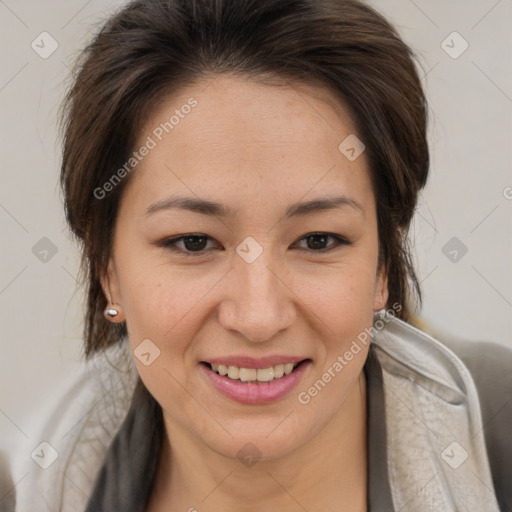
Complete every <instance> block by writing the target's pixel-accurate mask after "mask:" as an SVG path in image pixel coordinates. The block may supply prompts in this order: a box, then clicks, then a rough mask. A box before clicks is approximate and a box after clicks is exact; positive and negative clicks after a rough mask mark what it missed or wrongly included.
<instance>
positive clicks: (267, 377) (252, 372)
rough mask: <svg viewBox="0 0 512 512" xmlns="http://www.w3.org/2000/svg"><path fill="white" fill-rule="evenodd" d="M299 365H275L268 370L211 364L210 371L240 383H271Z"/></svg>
mask: <svg viewBox="0 0 512 512" xmlns="http://www.w3.org/2000/svg"><path fill="white" fill-rule="evenodd" d="M298 364H299V363H286V364H276V365H275V366H271V367H270V368H238V366H226V365H223V364H217V363H212V365H211V366H212V370H213V371H214V372H217V373H218V374H219V375H223V376H227V377H229V378H230V379H232V380H241V381H242V382H255V381H257V382H271V381H273V380H275V379H280V378H281V377H283V376H284V375H288V374H290V373H291V372H292V371H293V369H294V368H295V367H296V366H297V365H298Z"/></svg>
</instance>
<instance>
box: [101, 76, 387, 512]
mask: <svg viewBox="0 0 512 512" xmlns="http://www.w3.org/2000/svg"><path fill="white" fill-rule="evenodd" d="M191 97H193V98H195V99H196V100H197V101H198V105H197V106H196V107H195V108H194V109H193V110H192V112H191V113H190V114H188V115H187V116H185V117H184V119H181V120H180V122H179V124H178V125H177V126H175V127H174V129H173V131H172V132H171V133H169V134H168V135H166V136H165V137H164V138H163V140H162V141H161V142H159V143H158V144H157V146H156V147H155V148H154V149H152V150H151V151H150V152H149V154H148V155H147V156H146V157H145V158H144V159H143V161H142V162H141V163H140V164H138V166H137V168H136V170H135V171H133V174H132V175H131V177H130V181H129V182H128V183H127V186H126V188H125V190H124V192H123V196H122V200H121V204H120V209H119V213H118V218H117V220H116V228H115V233H114V243H113V250H112V254H111V258H110V262H109V267H108V273H107V274H106V276H105V278H104V280H103V282H102V285H103V288H104V291H105V294H106V296H107V297H108V298H109V299H110V300H111V301H112V302H114V303H115V304H116V305H117V308H118V309H119V311H120V314H119V315H118V317H116V318H115V319H112V320H111V321H114V322H121V321H126V324H127V328H128V333H129V340H130V345H131V348H132V349H135V348H136V347H137V346H138V345H139V344H140V343H141V341H142V340H144V339H148V338H149V339H150V340H151V341H152V342H153V343H154V344H155V345H156V346H158V348H159V349H160V356H159V357H158V358H156V359H155V360H154V362H153V363H152V364H150V365H149V366H145V365H143V364H142V363H141V362H140V361H139V360H138V359H137V358H136V357H134V362H135V365H136V367H137V370H138V372H139V374H140V377H141V379H142V381H143V382H144V384H145V385H146V387H147V388H148V390H149V391H150V392H151V393H152V395H153V396H154V397H155V398H156V400H157V401H158V402H159V403H160V404H161V406H162V409H163V415H164V423H165V429H166V436H165V442H164V445H163V449H162V454H161V458H160V461H159V468H158V472H157V476H156V480H155V485H154V488H153V494H152V497H151V500H150V503H149V505H148V508H147V511H149V512H157V511H163V510H166V511H169V510H172V511H174V510H176V511H178V510H182V511H187V510H189V511H193V510H194V509H195V510H198V511H200V512H208V511H221V510H222V511H223V512H226V511H228V512H229V511H233V512H234V511H236V512H241V511H242V512H243V511H260V510H287V511H289V512H293V511H303V510H304V509H306V510H308V511H309V512H316V511H320V510H322V511H325V510H338V509H340V505H341V506H342V508H343V510H347V511H363V510H366V506H367V503H366V492H367V480H366V474H367V467H366V457H367V452H366V382H365V376H364V372H363V371H362V369H363V365H364V363H365V359H366V356H367V351H368V346H366V347H362V350H361V351H360V352H359V353H358V354H357V355H356V356H354V358H353V359H352V360H351V361H350V363H349V364H348V365H347V366H345V367H344V368H343V371H341V372H340V373H338V374H337V375H336V377H335V378H333V379H332V381H331V382H330V383H328V384H327V386H326V387H325V389H323V390H322V391H321V392H320V393H318V395H317V396H315V397H314V398H312V399H311V401H310V403H309V404H307V405H303V404H301V403H299V401H298V394H299V392H301V391H305V390H306V391H307V389H308V388H309V387H310V386H312V385H313V383H314V382H315V381H317V380H318V379H319V378H320V377H321V376H322V374H323V373H324V372H325V371H327V369H328V368H329V367H332V365H333V363H334V362H335V361H336V359H337V357H338V356H339V355H343V354H344V353H345V352H346V351H347V350H348V349H349V347H350V345H351V343H352V341H353V340H355V339H356V337H357V335H358V334H359V333H360V332H362V331H363V330H364V329H365V328H367V327H370V326H371V325H372V318H373V312H374V311H377V310H379V309H382V308H383V307H385V305H386V301H387V298H388V291H387V276H386V274H385V272H384V271H380V270H379V269H378V266H377V260H378V232H377V215H376V203H375V196H374V192H373V190H372V186H371V182H370V176H369V170H368V161H367V159H366V156H365V153H363V154H362V155H361V156H360V157H359V158H357V159H356V160H355V161H349V160H348V159H347V158H346V157H345V156H344V155H343V154H342V153H341V152H340V151H339V150H338V145H339V144H340V142H341V141H343V140H344V139H345V138H346V137H347V136H348V135H350V134H354V133H357V132H356V130H355V128H354V124H353V122H352V120H351V117H350V115H349V113H348V110H347V109H346V108H345V106H344V105H343V104H341V103H340V101H339V99H337V98H335V97H334V96H333V95H332V93H331V92H329V91H328V90H326V89H324V88H322V87H320V86H313V85H304V84H293V86H291V85H283V86H276V85H267V84H265V85H263V84H260V83H256V82H255V81H253V80H250V79H245V78H241V77H234V76H230V75H221V76H217V77H215V79H212V78H211V77H210V78H208V79H207V78H205V79H202V80H199V81H198V82H196V83H195V84H193V85H190V86H188V87H186V88H184V89H183V90H182V91H181V92H179V94H174V95H172V96H169V97H166V98H163V99H162V101H161V102H160V103H159V104H158V106H157V107H156V108H155V109H154V110H153V111H152V112H150V113H149V114H148V117H147V119H146V122H145V125H144V128H143V129H142V130H141V133H140V141H139V142H140V144H139V145H141V144H143V143H144V141H145V140H146V138H147V136H148V135H151V133H152V131H153V130H154V128H155V127H156V126H158V125H159V124H160V123H161V122H163V121H165V120H167V119H168V118H169V115H170V113H171V114H172V112H173V111H174V110H175V109H176V108H178V109H179V108H180V106H181V105H183V104H185V103H186V102H187V100H188V99H189V98H191ZM139 145H137V147H139ZM171 194H179V195H188V196H193V197H199V198H201V199H208V200H213V201H216V202H219V203H222V204H225V205H227V206H230V207H231V208H235V209H236V210H238V214H237V215H236V216H233V217H227V218H221V217H218V216H206V215H201V214H200V213H196V212H190V211H186V210H179V209H172V210H171V209H168V210H160V211H157V212H154V213H153V214H151V215H147V214H146V213H145V211H146V210H147V208H148V207H149V206H150V205H152V204H154V203H155V202H157V201H160V200H162V199H165V198H167V197H169V196H170V195H171ZM335 195H336V196H337V195H343V196H346V197H349V198H351V199H352V200H354V201H356V202H357V203H358V204H359V205H360V206H361V208H362V210H363V211H360V210H359V209H357V208H354V207H351V206H347V205H345V206H341V207H337V208H335V209H332V210H324V211H319V212H315V213H311V214H308V215H305V216H301V217H297V218H291V219H286V218H285V217H284V213H285V210H286V208H287V207H288V206H289V205H291V204H293V203H295V202H298V201H307V200H311V199H313V198H326V197H331V196H335ZM311 232H326V233H334V234H336V235H340V236H343V237H345V238H348V239H349V240H350V241H351V242H352V243H351V245H337V243H336V240H335V239H331V238H328V239H327V240H326V241H325V242H324V245H323V246H322V245H319V246H315V245H314V243H313V244H312V243H311V242H310V244H309V245H308V240H307V239H306V238H304V237H305V235H307V234H309V233H311ZM187 233H193V234H197V233H199V234H203V235H207V236H208V237H210V238H209V239H208V242H207V245H203V246H201V247H202V251H203V252H202V254H203V255H202V256H194V254H197V253H193V250H194V246H193V245H192V246H190V245H189V246H187V247H188V249H189V251H188V253H189V254H191V253H192V255H189V256H187V254H186V253H185V251H186V250H187V247H185V246H184V243H183V241H182V242H179V243H178V246H177V249H178V250H177V251H172V250H171V249H170V248H169V247H162V246H161V245H159V244H158V243H159V242H160V241H162V240H164V239H169V238H172V237H177V236H179V235H184V234H187ZM247 236H251V237H253V238H254V239H255V240H256V241H257V242H258V244H259V245H260V246H261V247H262V249H263V252H262V253H261V255H260V256H259V257H258V258H257V259H256V260H255V261H253V262H252V263H247V262H246V261H245V260H244V259H242V258H241V257H240V256H239V255H238V254H237V252H236V248H237V246H238V245H239V244H240V243H241V242H242V241H243V240H244V239H245V238H246V237H247ZM196 242H197V240H196ZM313 242H314V241H313ZM199 245H200V244H199ZM315 247H320V248H323V247H332V250H331V251H329V252H323V253H322V252H320V251H319V249H317V248H315ZM215 248H217V250H215ZM179 249H181V250H182V252H181V253H180V252H179ZM315 251H316V252H315ZM232 354H236V355H240V354H245V355H250V356H253V357H263V356H265V355H275V354H286V355H292V356H297V355H300V356H304V357H308V358H310V359H311V361H312V364H311V365H310V367H309V368H308V369H307V371H306V372H305V373H304V374H303V375H302V379H301V381H300V382H299V385H298V386H297V387H296V388H295V389H293V390H292V391H291V392H290V393H288V394H287V395H286V396H285V397H283V398H281V399H279V400H278V401H277V402H275V403H271V404H267V405H246V404H240V403H238V402H235V401H233V400H231V399H229V398H227V397H225V396H223V395H222V394H220V393H219V392H218V391H217V390H216V389H215V388H213V387H212V385H211V384H210V383H209V381H208V380H207V379H206V378H205V376H204V374H203V371H202V370H201V368H200V365H199V363H200V362H201V361H208V359H209V358H213V357H220V356H227V355H232ZM249 442H250V443H252V444H253V445H255V446H256V447H257V449H258V450H259V454H260V458H259V460H258V461H257V462H256V464H254V465H252V466H250V467H248V466H246V465H245V464H243V463H242V462H241V460H240V459H239V457H238V456H237V453H238V452H239V450H241V449H242V448H243V447H244V446H245V445H246V443H249ZM171 449H172V457H171Z"/></svg>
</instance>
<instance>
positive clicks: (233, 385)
mask: <svg viewBox="0 0 512 512" xmlns="http://www.w3.org/2000/svg"><path fill="white" fill-rule="evenodd" d="M311 364H312V361H311V359H303V360H301V361H297V362H293V363H292V362H289V363H279V364H275V365H273V366H267V365H268V362H267V363H266V364H265V367H264V368H250V367H243V366H242V367H239V366H234V365H227V364H222V363H213V362H212V363H207V362H205V361H203V362H202V363H201V364H200V365H199V366H200V368H201V369H202V370H203V372H204V375H205V376H206V378H207V381H208V382H209V383H210V385H212V386H213V388H214V389H216V390H217V391H218V392H220V393H221V394H222V395H223V396H225V397H227V398H229V399H231V400H234V401H236V402H239V403H242V404H247V405H257V404H260V405H264V404H270V403H272V402H275V401H277V400H279V399H281V398H284V397H285V396H286V395H288V394H289V393H290V392H291V391H292V389H294V388H295V387H296V386H297V385H298V384H299V382H300V380H301V378H302V375H303V374H304V372H305V371H306V370H307V369H308V368H309V366H310V365H311ZM262 366H263V365H262Z"/></svg>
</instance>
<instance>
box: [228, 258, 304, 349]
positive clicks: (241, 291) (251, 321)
mask: <svg viewBox="0 0 512 512" xmlns="http://www.w3.org/2000/svg"><path fill="white" fill-rule="evenodd" d="M266 252H267V251H263V253H262V254H261V255H260V256H259V257H258V258H257V259H256V260H255V261H253V262H252V263H247V262H246V261H244V260H243V259H242V258H235V262H234V268H233V269H232V270H231V272H230V273H229V275H230V277H229V285H228V287H229V292H228V295H227V296H226V298H225V300H223V301H222V303H221V305H220V307H219V313H218V321H219V323H220V324H221V325H222V326H223V328H224V329H227V330H230V331H236V332H238V333H240V334H241V335H243V336H244V337H245V338H246V339H247V340H249V341H251V342H265V341H267V340H271V339H273V338H274V337H275V336H276V335H277V334H278V333H279V332H280V331H283V330H285V329H286V328H288V327H290V326H291V325H293V322H294V321H295V316H296V310H295V307H294V297H295V295H294V293H293V291H292V290H290V288H289V287H288V286H287V283H286V276H285V273H284V271H283V270H282V269H281V270H280V271H279V270H277V269H278V266H277V265H276V264H275V262H272V260H271V258H267V257H266V256H264V255H266ZM268 252H270V251H268Z"/></svg>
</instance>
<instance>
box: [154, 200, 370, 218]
mask: <svg viewBox="0 0 512 512" xmlns="http://www.w3.org/2000/svg"><path fill="white" fill-rule="evenodd" d="M346 206H348V207H351V208H353V209H354V210H356V211H358V212H359V213H361V214H362V215H363V217H364V216H365V211H364V208H363V207H362V205H361V204H360V203H358V202H357V201H355V200H354V199H351V198H349V197H346V196H335V197H328V198H317V199H313V200H311V201H304V202H299V203H295V204H292V205H290V206H289V207H288V208H287V210H286V213H285V218H292V217H301V216H304V215H308V214H311V213H315V212H319V211H325V210H333V209H335V208H340V207H346ZM175 208H179V209H183V210H188V211H191V212H195V213H200V214H202V215H210V216H219V217H224V218H226V217H234V216H236V215H237V213H238V211H237V210H236V209H234V208H231V207H229V206H226V205H223V204H220V203H216V202H215V201H208V200H204V199H198V198H195V197H183V196H171V197H168V198H165V199H161V200H160V201H157V202H156V203H153V204H152V205H151V206H149V207H148V208H147V209H146V212H145V213H146V215H150V214H153V213H156V212H159V211H162V210H170V209H175Z"/></svg>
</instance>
